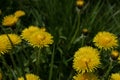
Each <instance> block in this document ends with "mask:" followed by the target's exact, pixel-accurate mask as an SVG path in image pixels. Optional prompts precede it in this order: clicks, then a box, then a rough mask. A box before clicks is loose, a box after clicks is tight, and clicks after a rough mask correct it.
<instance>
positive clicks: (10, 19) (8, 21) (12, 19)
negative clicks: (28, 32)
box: [2, 15, 18, 26]
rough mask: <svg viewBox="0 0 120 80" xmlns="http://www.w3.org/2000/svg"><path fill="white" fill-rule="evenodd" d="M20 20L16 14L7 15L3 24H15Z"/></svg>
mask: <svg viewBox="0 0 120 80" xmlns="http://www.w3.org/2000/svg"><path fill="white" fill-rule="evenodd" d="M17 21H18V18H17V17H15V16H14V15H8V16H5V17H4V19H3V21H2V25H3V26H13V25H14V24H15V23H16V22H17Z"/></svg>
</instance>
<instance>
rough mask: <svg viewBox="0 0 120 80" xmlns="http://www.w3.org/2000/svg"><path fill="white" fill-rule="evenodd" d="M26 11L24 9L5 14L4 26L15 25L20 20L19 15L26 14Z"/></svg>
mask: <svg viewBox="0 0 120 80" xmlns="http://www.w3.org/2000/svg"><path fill="white" fill-rule="evenodd" d="M24 15H25V12H24V11H22V10H18V11H16V12H15V13H14V14H11V15H8V16H5V17H4V19H3V21H2V25H3V26H13V25H14V24H16V22H17V21H18V19H19V17H21V16H24Z"/></svg>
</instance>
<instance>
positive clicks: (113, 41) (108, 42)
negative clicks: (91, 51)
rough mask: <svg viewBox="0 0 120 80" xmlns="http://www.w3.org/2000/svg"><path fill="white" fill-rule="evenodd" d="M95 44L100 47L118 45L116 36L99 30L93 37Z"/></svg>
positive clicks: (106, 47)
mask: <svg viewBox="0 0 120 80" xmlns="http://www.w3.org/2000/svg"><path fill="white" fill-rule="evenodd" d="M93 42H94V43H95V45H96V46H97V47H98V48H100V49H102V48H103V49H105V50H107V49H110V48H113V47H116V46H118V40H117V36H115V35H114V34H112V33H110V32H105V31H103V32H99V33H98V34H97V35H96V36H95V37H94V39H93Z"/></svg>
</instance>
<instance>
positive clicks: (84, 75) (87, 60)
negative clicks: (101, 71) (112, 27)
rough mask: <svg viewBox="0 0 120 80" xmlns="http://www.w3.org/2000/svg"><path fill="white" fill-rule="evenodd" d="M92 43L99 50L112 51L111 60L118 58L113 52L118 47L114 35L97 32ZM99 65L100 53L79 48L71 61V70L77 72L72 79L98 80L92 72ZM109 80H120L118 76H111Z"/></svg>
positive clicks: (88, 48)
mask: <svg viewBox="0 0 120 80" xmlns="http://www.w3.org/2000/svg"><path fill="white" fill-rule="evenodd" d="M93 42H94V44H95V46H97V47H98V48H99V49H103V50H110V49H112V52H111V56H112V57H111V58H113V59H116V58H118V56H119V53H118V51H116V50H114V48H116V47H117V46H118V40H117V36H115V35H114V34H112V33H110V32H106V31H103V32H99V33H98V34H97V35H96V36H95V37H94V38H93ZM100 64H101V62H100V52H99V51H98V50H97V49H95V48H93V47H90V46H85V47H81V48H79V50H78V51H76V52H75V54H74V59H73V68H74V69H75V70H76V71H77V75H75V76H73V79H74V80H98V77H97V76H96V75H95V74H93V72H94V70H95V69H96V68H98V67H99V65H100ZM115 77H116V78H115ZM111 80H120V75H118V74H112V76H111Z"/></svg>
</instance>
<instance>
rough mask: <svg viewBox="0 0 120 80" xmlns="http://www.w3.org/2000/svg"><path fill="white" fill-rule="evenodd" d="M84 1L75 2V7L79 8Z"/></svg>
mask: <svg viewBox="0 0 120 80" xmlns="http://www.w3.org/2000/svg"><path fill="white" fill-rule="evenodd" d="M84 3H85V2H84V0H77V1H76V6H77V7H78V8H81V7H82V6H83V5H84Z"/></svg>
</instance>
